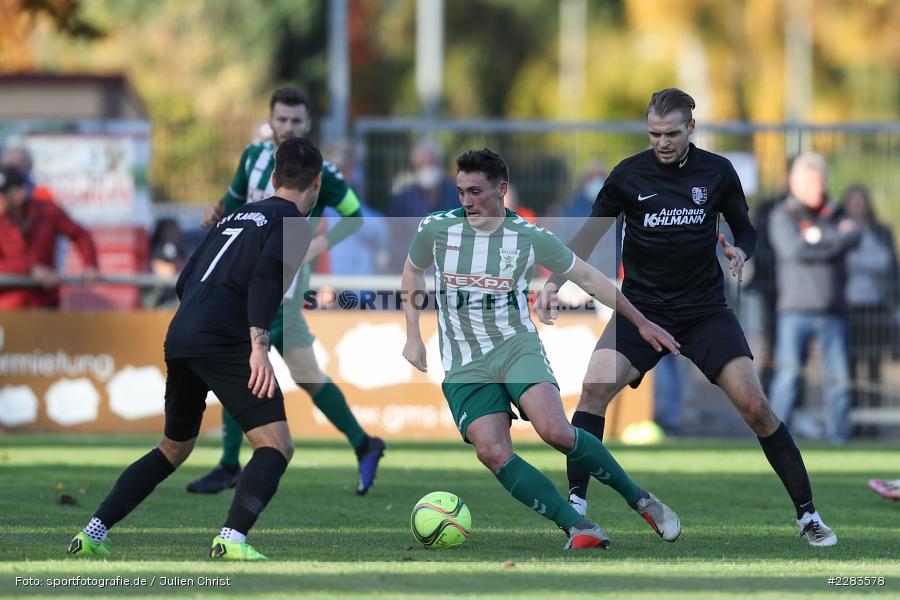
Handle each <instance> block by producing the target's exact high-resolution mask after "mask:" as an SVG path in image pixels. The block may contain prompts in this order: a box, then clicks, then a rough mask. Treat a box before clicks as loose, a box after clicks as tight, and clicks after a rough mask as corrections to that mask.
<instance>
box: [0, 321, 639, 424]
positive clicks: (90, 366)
mask: <svg viewBox="0 0 900 600" xmlns="http://www.w3.org/2000/svg"><path fill="white" fill-rule="evenodd" d="M172 314H173V313H172V312H168V311H136V312H94V313H90V312H87V313H76V312H49V311H47V312H44V311H31V312H13V311H10V312H0V424H2V425H3V426H4V427H6V428H8V429H11V430H14V431H23V430H24V431H27V430H34V431H68V432H94V433H101V432H102V433H111V432H141V433H154V434H155V433H161V432H162V428H163V407H164V399H163V396H164V392H165V378H166V370H165V363H164V360H163V348H162V345H163V340H164V338H165V335H166V329H167V328H168V325H169V321H170V320H171V318H172ZM306 317H307V320H308V322H309V326H310V329H311V330H312V331H313V332H314V334H315V336H316V341H315V343H314V346H313V348H314V350H315V353H316V355H317V357H318V359H319V364H320V366H321V367H322V369H323V370H324V371H325V372H326V373H327V374H328V375H329V376H330V377H331V378H332V379H333V380H334V381H335V382H336V383H337V384H338V385H339V386H340V387H341V389H342V390H343V392H344V394H345V395H346V397H347V401H348V403H349V405H350V407H351V408H352V410H353V412H354V414H355V415H356V417H357V419H358V420H359V421H360V424H361V425H362V426H363V427H364V428H365V429H366V431H367V432H369V433H371V434H374V435H381V436H384V437H395V438H418V439H458V438H459V434H458V432H457V430H456V427H455V425H454V423H453V420H452V417H451V415H450V411H449V410H448V408H447V404H446V401H445V400H444V398H443V395H442V392H441V388H440V382H441V380H442V378H443V372H442V370H441V365H440V358H439V354H438V350H437V323H436V320H435V319H422V334H423V339H424V340H425V342H426V346H427V347H428V366H429V371H428V373H427V374H426V373H422V372H420V371H417V370H416V369H414V368H413V367H412V366H411V365H410V364H409V363H407V362H406V361H405V360H404V359H403V357H402V355H401V351H402V348H403V343H404V340H405V335H404V331H405V329H404V325H403V317H402V314H400V313H399V312H377V313H376V312H372V313H368V314H362V313H360V312H354V313H350V312H343V311H334V312H329V311H310V312H309V313H307V314H306ZM604 325H605V321H604V320H601V319H598V318H597V317H596V316H595V315H594V314H593V313H580V314H571V315H566V316H565V317H563V318H560V319H559V320H558V321H557V324H556V325H555V326H553V327H543V328H541V327H540V325H539V331H540V334H541V339H542V340H543V343H544V346H545V348H546V351H547V357H548V359H549V361H550V363H551V366H552V367H553V370H554V373H555V375H556V377H557V379H558V381H559V384H560V389H561V392H562V395H563V400H564V404H565V407H566V410H567V412H569V413H571V412H572V411H574V409H575V405H576V404H577V402H578V397H579V394H580V393H581V381H582V378H583V377H584V373H585V369H586V368H587V363H588V360H589V358H590V354H591V351H592V350H593V347H594V344H595V342H596V340H597V337H598V336H599V334H600V333H601V332H602V330H603V327H604ZM271 356H272V360H273V364H274V365H275V369H276V374H277V376H278V380H279V382H280V383H281V385H282V389H283V391H284V394H285V408H286V410H287V415H288V421H289V422H290V426H291V430H292V432H293V433H294V435H295V436H298V437H321V438H329V437H333V438H339V437H340V435H341V434H340V433H339V432H338V431H337V430H336V429H334V427H333V426H332V425H331V423H329V422H328V420H327V419H326V418H325V417H324V415H322V414H321V413H320V412H319V411H318V409H316V408H315V407H314V406H313V404H312V402H311V400H310V398H309V397H308V395H307V394H306V392H304V391H303V390H302V389H300V388H299V386H297V385H296V384H295V383H294V382H293V381H291V378H290V374H289V372H288V369H287V366H286V365H285V363H284V361H283V360H282V359H281V357H280V356H278V354H277V353H276V352H274V351H273V353H272V355H271ZM649 379H650V378H649V377H646V378H645V379H644V382H643V383H642V385H641V387H640V388H638V389H637V390H631V389H630V388H626V391H624V392H623V393H622V394H620V396H619V398H617V399H616V401H615V402H613V404H612V405H611V406H610V409H609V411H608V412H607V431H608V432H609V434H611V435H617V434H618V433H620V432H621V431H622V429H624V428H625V427H626V426H627V425H629V424H631V423H634V422H637V421H642V420H646V419H651V418H652V413H653V411H652V401H651V398H650V392H649V390H650V389H651V387H650V386H651V383H650V382H649ZM220 428H221V407H220V405H219V403H218V401H217V399H216V398H215V397H214V396H213V395H212V394H210V396H209V397H208V398H207V411H206V413H205V416H204V420H203V429H202V431H203V432H205V433H209V434H215V433H217V432H218V431H220ZM513 435H514V436H515V437H516V438H518V439H537V436H536V435H535V434H534V431H533V430H532V429H531V427H530V426H529V425H528V424H527V423H524V422H523V421H522V420H518V421H515V423H514V425H513Z"/></svg>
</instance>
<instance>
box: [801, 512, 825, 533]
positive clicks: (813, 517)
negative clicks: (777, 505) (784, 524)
mask: <svg viewBox="0 0 900 600" xmlns="http://www.w3.org/2000/svg"><path fill="white" fill-rule="evenodd" d="M810 521H818V522H819V523H821V524H822V525H824V524H825V521H823V520H822V517H820V516H819V511H815V512H812V513H803V516H802V517H800V518H799V519H797V525H799V526H800V528H801V529H802V528H803V527H804V526H805V525H806V524H807V523H809V522H810Z"/></svg>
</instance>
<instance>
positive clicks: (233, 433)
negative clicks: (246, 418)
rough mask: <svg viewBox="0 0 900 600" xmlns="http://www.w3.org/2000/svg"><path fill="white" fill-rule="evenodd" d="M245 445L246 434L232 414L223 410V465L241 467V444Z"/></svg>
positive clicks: (221, 461) (221, 460)
mask: <svg viewBox="0 0 900 600" xmlns="http://www.w3.org/2000/svg"><path fill="white" fill-rule="evenodd" d="M243 443H244V432H243V431H241V426H240V425H238V422H237V421H235V420H234V417H232V416H231V413H230V412H228V411H227V410H225V409H224V408H222V458H221V459H220V460H219V462H220V463H221V464H223V465H230V466H234V465H240V464H241V461H240V456H241V444H243Z"/></svg>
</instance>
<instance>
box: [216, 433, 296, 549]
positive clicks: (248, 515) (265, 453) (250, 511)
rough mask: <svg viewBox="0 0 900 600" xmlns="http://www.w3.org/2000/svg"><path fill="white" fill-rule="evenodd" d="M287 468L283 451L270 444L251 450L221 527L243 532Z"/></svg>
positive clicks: (253, 520)
mask: <svg viewBox="0 0 900 600" xmlns="http://www.w3.org/2000/svg"><path fill="white" fill-rule="evenodd" d="M286 468H287V460H285V458H284V455H283V454H282V453H281V452H279V451H278V450H276V449H275V448H272V447H270V446H263V447H261V448H257V449H256V450H254V451H253V458H251V459H250V462H248V463H247V466H246V467H244V472H243V473H241V478H240V479H239V480H238V484H237V489H236V490H235V491H234V500H232V501H231V508H230V509H229V510H228V517H227V518H226V519H225V524H224V525H223V527H228V528H230V529H234V530H236V531H239V532H241V533H243V534H244V535H247V533H248V532H249V531H250V528H251V527H253V524H254V523H256V520H257V519H258V518H259V515H261V514H262V511H263V509H264V508H265V507H266V505H267V504H269V501H270V500H271V499H272V496H274V495H275V490H277V489H278V482H279V481H281V476H282V475H284V470H285V469H286Z"/></svg>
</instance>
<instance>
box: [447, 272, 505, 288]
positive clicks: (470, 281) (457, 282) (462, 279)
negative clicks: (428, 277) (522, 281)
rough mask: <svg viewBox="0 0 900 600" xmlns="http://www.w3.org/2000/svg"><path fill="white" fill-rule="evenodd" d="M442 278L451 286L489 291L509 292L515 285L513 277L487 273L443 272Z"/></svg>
mask: <svg viewBox="0 0 900 600" xmlns="http://www.w3.org/2000/svg"><path fill="white" fill-rule="evenodd" d="M441 279H443V281H444V283H445V284H447V286H449V287H455V288H460V289H470V290H487V291H489V292H508V291H510V290H512V286H513V279H512V277H495V276H494V275H487V274H485V275H475V274H469V273H441Z"/></svg>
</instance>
